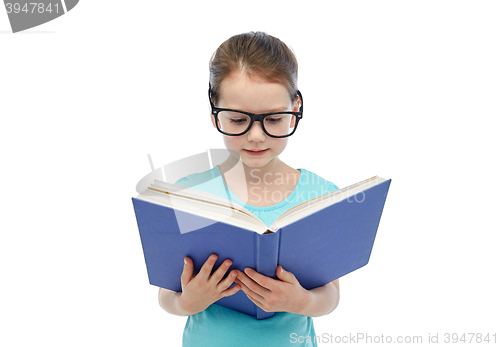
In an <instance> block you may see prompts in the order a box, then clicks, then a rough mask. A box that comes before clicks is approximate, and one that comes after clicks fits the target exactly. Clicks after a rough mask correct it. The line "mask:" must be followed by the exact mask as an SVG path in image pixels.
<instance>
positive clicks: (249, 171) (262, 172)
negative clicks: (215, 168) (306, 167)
mask: <svg viewBox="0 0 500 347" xmlns="http://www.w3.org/2000/svg"><path fill="white" fill-rule="evenodd" d="M219 169H220V172H221V173H222V175H223V176H224V177H225V178H226V179H230V180H231V181H233V182H235V181H242V180H245V181H246V182H247V183H248V184H252V185H258V184H259V183H260V182H265V181H270V180H271V179H272V178H273V177H275V176H277V175H288V174H291V173H296V172H298V170H295V169H293V168H291V167H290V166H288V165H286V164H285V163H283V162H282V161H281V160H280V159H279V158H273V159H272V160H271V161H270V162H269V163H267V164H266V165H264V166H262V167H250V166H248V165H246V164H245V163H244V162H243V161H242V160H239V159H237V158H235V157H233V156H231V155H230V156H229V158H228V159H227V160H226V161H225V162H224V163H222V164H220V165H219Z"/></svg>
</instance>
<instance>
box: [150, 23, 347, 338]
mask: <svg viewBox="0 0 500 347" xmlns="http://www.w3.org/2000/svg"><path fill="white" fill-rule="evenodd" d="M209 98H210V104H211V107H212V112H211V120H212V124H213V126H214V127H215V128H216V129H217V130H218V131H219V132H221V133H222V134H224V136H223V138H224V143H225V145H226V147H227V149H228V150H229V151H230V153H231V155H230V156H229V158H228V159H227V160H226V161H225V162H224V163H222V164H221V165H218V166H216V167H215V168H213V169H212V170H209V171H206V172H202V173H198V174H192V175H189V176H187V177H184V178H182V179H180V180H179V181H177V183H176V184H178V185H182V186H185V187H191V186H196V189H201V190H205V191H208V192H210V193H213V194H217V195H220V196H223V197H226V198H227V197H228V196H229V197H230V198H231V199H233V200H234V201H236V202H237V203H239V204H240V205H243V206H245V207H246V208H247V209H248V210H250V211H251V212H252V213H254V214H255V215H256V216H257V217H259V218H260V219H261V220H262V221H263V222H264V223H266V224H267V225H268V226H270V225H271V224H272V223H273V222H274V220H275V219H276V218H277V217H278V216H279V215H281V214H282V213H283V212H285V211H286V210H288V209H290V208H292V207H293V206H296V205H298V204H300V203H302V202H305V201H307V200H309V199H311V198H312V197H315V196H319V195H323V194H326V193H329V192H331V191H333V190H336V189H338V188H337V186H336V185H334V184H333V183H331V182H329V181H326V180H324V179H322V178H321V177H319V176H317V175H315V174H313V173H311V172H309V171H307V170H304V169H294V168H292V167H290V166H288V165H286V164H285V163H283V162H282V161H281V160H280V159H279V157H278V156H279V155H280V154H281V153H282V152H283V151H284V150H285V147H286V145H287V141H288V139H289V138H290V135H292V134H293V133H294V132H295V130H296V129H297V126H298V123H299V120H300V118H301V117H302V110H303V105H302V96H301V94H300V92H299V91H298V89H297V61H296V59H295V56H294V54H293V52H292V51H291V50H290V49H289V48H288V47H287V46H286V45H285V44H284V43H283V42H281V41H280V40H279V39H277V38H275V37H273V36H270V35H268V34H266V33H262V32H250V33H246V34H241V35H236V36H233V37H231V38H230V39H228V40H227V41H225V42H224V43H223V44H222V45H221V46H220V47H219V48H218V49H217V51H216V52H215V53H214V55H213V56H212V59H211V61H210V82H209ZM269 113H272V114H269ZM200 182H204V183H203V184H200ZM312 194H313V196H311V195H312ZM304 233H307V230H304ZM216 260H217V255H216V254H212V255H211V256H210V257H209V258H208V259H207V261H206V262H205V264H204V265H203V267H202V268H201V270H200V271H199V273H198V274H196V275H194V274H193V263H192V261H191V259H190V258H189V257H186V258H184V263H185V265H184V270H183V273H182V276H181V283H182V291H181V292H173V291H169V290H166V289H162V288H160V292H159V301H160V306H161V307H162V308H163V309H164V310H166V311H167V312H169V313H172V314H175V315H181V316H189V317H188V320H187V323H186V327H185V330H184V334H183V346H184V347H193V346H196V347H199V346H204V347H211V346H214V347H215V346H217V347H223V346H273V347H281V346H317V341H316V338H315V331H314V326H313V321H312V318H311V317H317V316H321V315H326V314H329V313H330V312H332V311H333V310H334V309H335V308H336V307H337V305H338V301H339V283H338V280H335V281H333V282H331V283H328V284H327V285H325V286H323V287H318V288H314V289H312V290H306V289H304V288H303V287H302V286H301V285H300V283H299V282H298V281H297V280H296V278H295V276H294V274H293V273H291V272H288V271H286V269H283V268H282V267H281V266H278V267H277V269H276V276H277V278H278V279H273V278H270V277H267V276H264V275H262V274H260V273H258V272H256V271H255V270H253V269H250V268H247V269H245V271H244V272H241V271H238V270H236V269H234V270H232V271H231V272H230V273H229V275H228V276H227V277H226V278H225V279H224V280H222V278H223V277H224V275H225V273H226V272H227V270H228V268H229V267H230V266H231V260H230V259H226V260H225V261H224V262H223V263H222V264H221V265H220V266H219V268H217V269H214V264H215V262H216ZM212 270H215V271H214V272H213V274H212V275H210V274H211V273H212ZM233 282H234V283H235V285H234V286H233V287H230V286H231V285H232V284H233ZM239 290H242V291H243V292H244V293H245V294H246V295H247V296H248V298H249V299H250V300H251V301H252V302H254V303H255V304H256V305H257V306H259V307H260V308H262V309H263V310H265V311H273V312H276V313H275V314H274V316H272V317H270V318H267V319H263V320H257V319H255V317H253V316H249V315H246V314H244V313H240V312H237V311H234V310H231V309H228V308H225V307H222V306H219V305H212V303H214V302H215V301H217V300H219V299H220V298H222V297H226V296H230V295H233V294H235V293H236V292H237V291H239Z"/></svg>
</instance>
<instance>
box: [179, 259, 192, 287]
mask: <svg viewBox="0 0 500 347" xmlns="http://www.w3.org/2000/svg"><path fill="white" fill-rule="evenodd" d="M192 276H193V267H192V266H191V259H189V258H188V257H185V258H184V268H183V269H182V274H181V282H183V283H187V282H189V281H190V280H191V277H192Z"/></svg>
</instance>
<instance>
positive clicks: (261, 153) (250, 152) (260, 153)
mask: <svg viewBox="0 0 500 347" xmlns="http://www.w3.org/2000/svg"><path fill="white" fill-rule="evenodd" d="M244 151H245V153H247V154H249V155H263V154H264V153H266V152H267V149H264V150H262V151H249V150H248V149H244Z"/></svg>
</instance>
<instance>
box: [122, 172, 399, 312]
mask: <svg viewBox="0 0 500 347" xmlns="http://www.w3.org/2000/svg"><path fill="white" fill-rule="evenodd" d="M390 182H391V180H390V179H389V180H386V179H384V178H381V177H378V176H375V177H372V178H370V179H367V180H364V181H362V182H359V183H356V184H353V185H351V186H348V187H346V188H342V189H339V190H336V191H333V192H330V193H328V194H325V195H322V196H319V197H316V198H314V199H311V200H309V201H307V202H305V203H302V204H300V205H297V206H295V207H293V208H291V209H290V210H288V211H286V212H285V213H284V214H282V215H281V216H280V217H279V218H278V219H277V220H276V222H275V223H274V224H273V227H272V228H268V227H267V226H266V225H265V224H264V223H263V222H262V221H261V220H260V219H258V218H257V217H256V216H254V215H253V214H252V213H251V212H250V211H248V210H246V209H245V208H244V207H243V206H240V205H237V204H236V203H235V202H233V201H229V200H227V199H224V198H221V197H219V196H215V195H212V194H209V193H206V192H202V191H198V190H196V189H193V188H184V187H180V186H177V185H174V184H168V183H165V182H160V181H157V180H155V182H154V184H151V185H150V187H148V189H146V191H144V192H143V193H141V194H139V196H137V198H132V201H133V205H134V210H135V214H136V218H137V224H138V227H139V232H140V235H141V242H142V246H143V250H144V257H145V260H146V267H147V271H148V276H149V281H150V283H151V284H153V285H156V286H159V287H162V288H166V289H170V290H173V291H181V280H180V278H181V274H182V270H183V265H184V262H183V258H184V257H185V256H188V257H190V258H191V259H192V260H193V263H194V271H195V274H196V273H197V272H198V271H199V270H200V268H201V266H202V265H203V264H204V262H205V261H206V260H207V258H208V257H209V256H210V254H212V253H216V254H217V255H218V259H217V262H216V264H215V266H214V270H215V269H217V268H218V267H219V266H220V265H221V263H222V262H223V261H224V260H225V259H231V260H232V262H233V264H232V265H231V267H230V268H229V269H228V271H227V272H226V273H229V272H230V271H231V270H232V269H234V268H236V269H238V270H240V271H244V269H245V268H246V267H250V268H253V269H255V270H256V271H257V272H259V273H261V274H263V275H265V276H268V277H273V278H276V276H275V273H276V267H277V266H278V265H282V266H283V268H285V269H286V270H287V271H290V272H292V273H293V274H294V275H295V277H296V278H297V280H298V281H299V282H300V284H301V285H302V286H303V287H304V288H305V289H312V288H316V287H319V286H323V285H325V284H327V283H328V282H331V281H334V280H335V279H337V278H339V277H341V276H343V275H345V274H347V273H349V272H352V271H354V270H356V269H358V268H360V267H362V266H364V265H366V264H367V263H368V260H369V258H370V254H371V250H372V247H373V242H374V240H375V235H376V232H377V229H378V225H379V222H380V218H381V215H382V210H383V208H384V204H385V199H386V196H387V193H388V190H389V185H390ZM233 285H234V284H233ZM216 304H218V305H222V306H224V307H228V308H231V309H234V310H237V311H240V312H243V313H246V314H250V315H253V316H255V317H256V318H257V319H262V318H268V317H270V316H272V315H273V314H274V313H273V312H265V311H263V310H261V309H260V308H259V307H257V306H256V305H255V304H254V303H252V302H251V301H250V300H249V299H248V298H247V297H246V295H245V294H244V292H243V291H241V290H240V291H238V292H237V293H236V294H234V295H232V296H229V297H225V298H222V299H220V300H218V301H217V302H216Z"/></svg>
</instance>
